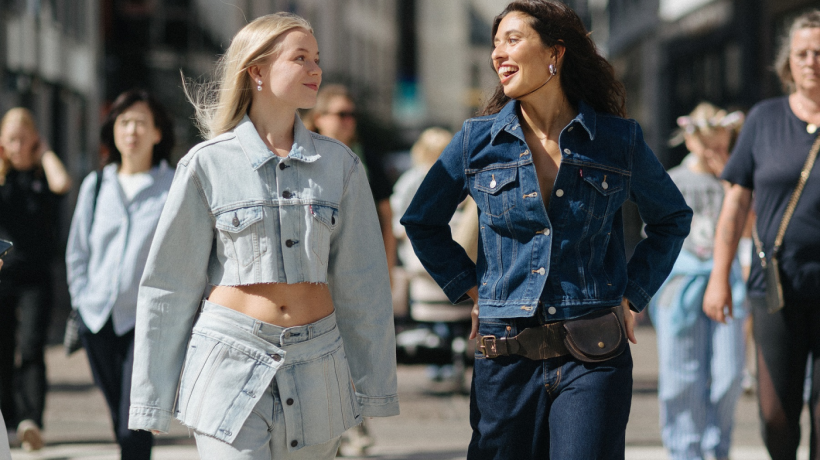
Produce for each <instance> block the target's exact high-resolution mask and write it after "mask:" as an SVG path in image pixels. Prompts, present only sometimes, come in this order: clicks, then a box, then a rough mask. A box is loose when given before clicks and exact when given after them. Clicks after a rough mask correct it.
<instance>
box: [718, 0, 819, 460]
mask: <svg viewBox="0 0 820 460" xmlns="http://www.w3.org/2000/svg"><path fill="white" fill-rule="evenodd" d="M775 64H776V65H775V69H776V71H777V72H778V75H779V77H780V80H781V82H782V83H783V86H784V89H786V90H787V92H788V93H789V94H788V95H787V96H782V97H777V98H773V99H768V100H765V101H762V102H760V103H758V104H757V105H755V106H754V107H753V108H752V110H751V111H750V112H749V116H748V118H747V120H746V124H745V125H744V128H743V131H741V133H740V137H739V138H738V141H737V145H736V146H735V148H734V151H733V153H732V156H731V157H730V159H729V162H728V163H727V164H726V168H725V169H724V170H723V174H721V179H723V180H726V181H728V182H729V183H730V187H729V189H728V191H727V192H726V196H725V198H724V200H723V206H722V209H721V214H720V217H719V219H718V227H717V231H716V235H715V248H714V268H713V270H712V274H711V277H710V279H709V285H708V287H707V289H706V295H705V297H704V304H703V309H704V311H705V312H706V314H707V315H708V316H709V317H710V318H712V319H714V320H716V321H719V322H725V321H726V320H727V318H730V317H731V316H733V314H734V311H733V306H734V305H735V302H734V301H733V298H732V288H731V283H730V273H731V267H732V264H733V260H734V258H735V251H736V250H737V245H738V240H740V237H741V235H742V231H743V227H744V223H745V222H746V219H747V215H748V213H749V210H750V209H751V207H752V206H754V211H755V214H756V215H757V224H756V226H755V227H756V230H757V234H758V236H759V243H760V246H761V248H760V249H759V250H757V252H759V253H762V254H764V256H765V259H763V260H761V259H760V258H757V257H755V263H753V264H752V267H751V273H750V275H749V281H748V286H747V287H748V295H749V299H750V304H751V309H752V317H753V330H754V339H755V344H756V347H757V350H756V356H757V394H758V402H759V404H760V418H761V422H762V423H761V429H762V435H763V441H764V443H765V444H766V448H767V449H768V451H769V454H770V455H771V457H772V459H774V460H781V459H794V458H795V455H796V452H797V448H798V445H799V444H800V413H801V412H802V409H803V387H804V380H805V377H806V369H807V366H806V360H807V359H808V358H809V356H811V360H812V363H811V365H809V366H808V369H809V370H810V371H811V372H812V374H813V375H812V376H811V390H810V396H809V409H810V414H812V415H811V417H810V420H811V438H810V439H811V441H810V446H809V456H810V458H812V459H820V446H818V441H819V440H820V420H818V414H820V334H818V333H817V331H818V330H820V309H818V308H817V305H818V303H820V212H818V209H820V180H818V175H820V170H818V167H817V166H816V165H814V166H813V167H812V168H811V169H810V170H808V171H807V172H806V174H805V177H806V178H807V181H806V182H805V188H803V189H802V193H801V194H800V196H799V199H798V200H797V201H796V204H794V203H793V201H794V198H793V197H794V196H795V191H796V190H799V189H798V188H797V186H798V182H799V181H800V180H801V174H802V173H801V171H802V170H803V169H804V168H806V166H807V158H808V157H809V152H810V150H812V147H813V144H814V143H815V142H816V139H817V137H818V134H820V133H818V129H817V128H818V126H820V11H818V10H814V11H810V12H808V13H805V14H803V15H801V16H799V17H797V18H796V19H795V20H794V21H793V22H792V24H791V27H790V28H789V30H788V34H787V35H786V36H784V37H783V40H782V43H781V47H780V50H779V52H778V56H777V60H776V62H775ZM753 198H754V199H753ZM787 211H791V212H793V214H791V215H789V214H788V212H787ZM784 221H785V222H786V223H787V224H786V227H785V233H784V232H783V231H782V230H781V227H782V223H783V222H784ZM776 245H777V246H779V247H775V246H776ZM773 254H774V256H776V258H777V259H778V260H779V272H778V274H779V278H780V284H781V286H782V294H783V298H784V300H785V303H784V306H782V308H780V309H778V307H780V305H773V306H772V307H771V308H770V307H769V306H768V305H767V301H766V292H767V290H774V292H776V290H777V289H778V287H777V285H776V284H774V283H773V284H771V285H769V284H768V283H767V276H766V270H765V267H764V266H763V263H766V265H767V266H769V264H771V257H772V255H773ZM774 267H776V266H774Z"/></svg>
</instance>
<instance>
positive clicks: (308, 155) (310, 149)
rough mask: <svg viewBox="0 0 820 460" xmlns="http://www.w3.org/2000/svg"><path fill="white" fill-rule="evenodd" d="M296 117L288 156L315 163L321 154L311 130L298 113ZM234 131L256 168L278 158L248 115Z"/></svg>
mask: <svg viewBox="0 0 820 460" xmlns="http://www.w3.org/2000/svg"><path fill="white" fill-rule="evenodd" d="M294 118H295V119H294V122H293V146H292V147H291V148H290V152H289V153H288V156H287V157H286V158H290V159H293V160H298V161H303V162H305V163H313V162H314V161H316V160H318V159H319V158H320V157H321V155H319V153H318V152H317V151H316V148H315V147H314V146H313V137H312V136H311V135H310V131H308V130H307V128H305V125H304V124H303V123H302V120H301V119H300V118H299V116H298V115H294ZM234 133H236V138H237V139H238V140H239V145H241V146H242V150H243V151H244V152H245V157H247V159H248V161H249V162H250V163H251V167H252V168H253V169H254V170H257V169H259V168H260V167H261V166H262V165H264V164H265V163H267V162H268V161H269V160H271V159H273V158H276V154H275V153H273V152H271V151H270V149H269V148H268V146H267V145H265V142H263V141H262V138H261V137H259V133H257V132H256V127H255V126H254V125H253V122H251V119H250V118H249V117H248V115H245V116H244V117H242V121H240V122H239V124H238V125H237V126H236V128H234Z"/></svg>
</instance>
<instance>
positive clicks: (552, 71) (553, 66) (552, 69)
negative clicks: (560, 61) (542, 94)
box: [547, 64, 558, 75]
mask: <svg viewBox="0 0 820 460" xmlns="http://www.w3.org/2000/svg"><path fill="white" fill-rule="evenodd" d="M547 68H548V69H549V71H550V75H555V74H557V73H558V69H556V68H555V64H550V65H549V67H547Z"/></svg>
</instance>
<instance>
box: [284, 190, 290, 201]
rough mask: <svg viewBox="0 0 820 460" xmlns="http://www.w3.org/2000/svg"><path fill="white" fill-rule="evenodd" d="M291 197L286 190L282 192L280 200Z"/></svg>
mask: <svg viewBox="0 0 820 460" xmlns="http://www.w3.org/2000/svg"><path fill="white" fill-rule="evenodd" d="M291 196H292V194H291V193H290V191H288V190H285V191H284V192H282V198H285V199H288V198H290V197H291Z"/></svg>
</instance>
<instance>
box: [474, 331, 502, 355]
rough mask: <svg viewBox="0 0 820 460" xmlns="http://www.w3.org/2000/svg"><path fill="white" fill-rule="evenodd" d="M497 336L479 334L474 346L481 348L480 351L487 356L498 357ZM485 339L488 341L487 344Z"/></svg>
mask: <svg viewBox="0 0 820 460" xmlns="http://www.w3.org/2000/svg"><path fill="white" fill-rule="evenodd" d="M496 340H497V337H496V336H494V335H482V336H479V339H478V345H477V347H476V348H478V349H479V350H481V353H482V354H483V355H484V356H485V357H487V358H495V357H498V349H497V348H496ZM487 341H489V342H490V343H489V344H488V343H487Z"/></svg>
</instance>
